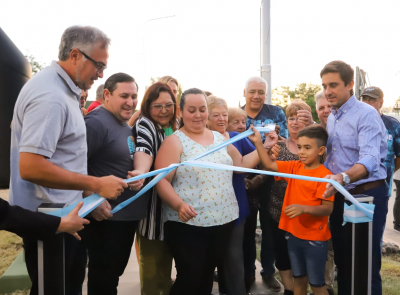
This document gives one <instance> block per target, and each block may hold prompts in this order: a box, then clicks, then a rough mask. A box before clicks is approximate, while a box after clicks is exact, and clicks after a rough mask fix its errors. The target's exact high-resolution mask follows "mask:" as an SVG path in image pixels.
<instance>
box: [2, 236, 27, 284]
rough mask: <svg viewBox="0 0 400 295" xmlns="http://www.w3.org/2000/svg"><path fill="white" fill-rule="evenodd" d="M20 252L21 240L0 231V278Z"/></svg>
mask: <svg viewBox="0 0 400 295" xmlns="http://www.w3.org/2000/svg"><path fill="white" fill-rule="evenodd" d="M21 251H22V239H21V238H20V237H19V236H17V235H14V234H12V233H9V232H6V231H0V277H1V276H2V275H3V273H4V272H5V271H6V270H7V268H8V267H9V266H10V264H11V263H12V262H13V261H14V259H15V258H16V257H17V256H18V254H19V253H20V252H21Z"/></svg>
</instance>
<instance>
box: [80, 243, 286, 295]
mask: <svg viewBox="0 0 400 295" xmlns="http://www.w3.org/2000/svg"><path fill="white" fill-rule="evenodd" d="M256 266H257V274H256V276H257V277H256V283H255V284H254V285H253V287H252V289H251V290H250V291H251V293H252V295H270V294H271V295H272V294H275V295H278V294H279V295H281V294H283V288H282V289H281V292H271V291H269V290H268V289H267V288H265V286H264V283H263V282H262V279H261V275H260V270H261V264H260V263H259V262H258V261H256ZM171 277H172V278H175V277H176V271H175V267H173V268H172V275H171ZM189 294H190V292H189V293H188V295H189ZM212 294H215V295H217V294H219V293H218V284H217V283H214V288H213V293H212ZM83 295H87V288H86V280H85V283H84V286H83ZM118 295H140V280H139V266H138V263H137V259H136V253H135V248H134V247H133V248H132V252H131V257H130V259H129V262H128V266H127V267H126V269H125V272H124V274H123V275H122V276H121V278H120V281H119V286H118Z"/></svg>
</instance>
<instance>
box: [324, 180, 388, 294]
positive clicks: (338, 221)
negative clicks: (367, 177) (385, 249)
mask: <svg viewBox="0 0 400 295" xmlns="http://www.w3.org/2000/svg"><path fill="white" fill-rule="evenodd" d="M363 194H364V195H367V196H371V197H374V204H375V210H374V219H373V223H372V294H373V295H382V280H381V276H380V274H379V272H380V270H381V260H382V237H383V232H384V230H385V225H386V214H387V212H388V201H389V197H388V185H387V184H386V185H382V186H378V187H375V188H372V189H370V190H367V191H365V192H363ZM343 204H344V197H343V195H342V194H340V193H337V194H336V195H335V203H334V208H333V212H332V215H331V218H330V224H331V232H332V242H333V250H334V253H335V264H336V266H337V268H338V293H339V294H341V295H347V294H350V293H349V292H350V287H349V286H350V285H351V284H350V282H348V278H347V277H346V276H345V275H343V272H344V271H343V270H344V269H345V268H346V267H348V265H346V262H345V261H344V253H345V251H346V250H345V247H348V245H350V244H351V242H350V241H347V240H346V238H345V237H344V233H343V226H342V223H343Z"/></svg>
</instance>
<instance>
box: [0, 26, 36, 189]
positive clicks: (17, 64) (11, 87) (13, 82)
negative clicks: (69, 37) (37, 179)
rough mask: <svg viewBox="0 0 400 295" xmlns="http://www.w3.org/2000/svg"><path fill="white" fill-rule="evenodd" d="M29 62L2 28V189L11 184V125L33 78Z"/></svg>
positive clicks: (0, 32) (0, 157)
mask: <svg viewBox="0 0 400 295" xmlns="http://www.w3.org/2000/svg"><path fill="white" fill-rule="evenodd" d="M31 76H32V70H31V66H30V64H29V62H28V60H27V59H26V58H25V56H24V55H23V54H22V53H21V51H19V49H18V48H17V47H16V46H15V44H14V43H13V42H12V41H11V40H10V38H8V36H7V35H6V34H5V33H4V31H3V30H2V29H1V28H0V188H8V186H9V182H10V143H11V129H10V124H11V120H12V116H13V111H14V105H15V101H16V100H17V97H18V94H19V92H20V91H21V88H22V86H24V84H25V83H26V82H27V81H28V80H29V79H30V78H31Z"/></svg>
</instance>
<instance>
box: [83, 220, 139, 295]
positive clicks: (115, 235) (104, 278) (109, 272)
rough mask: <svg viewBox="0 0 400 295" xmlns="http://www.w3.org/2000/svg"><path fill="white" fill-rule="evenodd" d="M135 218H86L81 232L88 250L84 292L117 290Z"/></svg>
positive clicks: (95, 294)
mask: <svg viewBox="0 0 400 295" xmlns="http://www.w3.org/2000/svg"><path fill="white" fill-rule="evenodd" d="M137 224H138V221H96V220H94V219H90V224H89V225H87V226H86V227H85V229H84V232H83V233H82V239H83V241H84V244H85V246H86V247H87V250H88V255H89V271H88V284H87V286H88V295H98V294H106V295H112V294H117V287H118V282H119V277H120V276H121V275H122V274H123V273H124V271H125V267H126V265H127V264H128V260H129V256H130V254H131V249H132V245H133V240H134V238H135V230H136V228H137Z"/></svg>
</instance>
